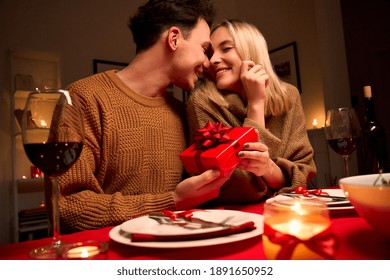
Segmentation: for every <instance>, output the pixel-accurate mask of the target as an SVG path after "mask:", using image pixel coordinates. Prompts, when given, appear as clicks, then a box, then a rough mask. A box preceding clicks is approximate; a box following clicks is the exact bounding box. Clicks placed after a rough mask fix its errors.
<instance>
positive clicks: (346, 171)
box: [343, 156, 349, 177]
mask: <svg viewBox="0 0 390 280" xmlns="http://www.w3.org/2000/svg"><path fill="white" fill-rule="evenodd" d="M343 159H344V168H345V177H348V176H349V170H348V156H343Z"/></svg>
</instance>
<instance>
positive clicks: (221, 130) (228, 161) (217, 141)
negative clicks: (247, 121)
mask: <svg viewBox="0 0 390 280" xmlns="http://www.w3.org/2000/svg"><path fill="white" fill-rule="evenodd" d="M247 142H258V138H257V134H256V132H255V129H254V128H253V127H234V128H232V127H225V126H222V124H221V123H215V124H211V123H210V122H208V123H207V124H206V126H205V127H204V128H201V129H199V130H198V131H197V134H196V136H195V143H194V144H192V145H191V146H190V147H189V148H187V149H186V150H185V151H183V152H182V153H181V154H180V155H179V157H180V159H181V161H182V163H183V165H184V168H185V169H186V171H187V172H188V173H190V174H200V173H202V172H204V171H206V170H209V169H219V170H220V171H221V173H222V174H223V175H225V174H228V173H229V172H230V171H231V170H232V169H234V168H235V167H236V166H237V164H238V163H239V162H240V161H241V158H239V157H238V155H237V154H238V152H239V151H241V150H242V148H243V146H244V144H245V143H247Z"/></svg>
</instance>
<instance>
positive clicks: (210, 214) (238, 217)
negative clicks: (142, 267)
mask: <svg viewBox="0 0 390 280" xmlns="http://www.w3.org/2000/svg"><path fill="white" fill-rule="evenodd" d="M195 213H202V214H196V216H197V217H199V218H200V217H201V216H202V218H203V219H205V220H207V221H218V222H220V221H222V220H223V219H224V218H226V217H229V216H234V217H235V218H234V219H232V220H230V221H229V222H228V224H240V223H244V222H247V221H253V222H254V223H255V226H256V229H254V230H252V231H249V232H243V233H237V234H231V235H227V236H221V237H214V238H207V239H200V240H190V241H163V242H132V241H131V237H130V234H129V233H128V231H129V230H132V229H136V230H137V232H138V233H151V231H150V229H148V226H145V227H144V226H141V223H144V222H146V221H147V223H148V224H149V225H150V226H152V227H155V223H154V221H153V220H152V219H150V218H148V217H140V218H136V219H133V220H130V221H127V222H125V223H123V224H122V225H119V226H116V227H114V228H113V229H111V231H110V233H109V236H110V238H111V239H112V240H114V241H116V242H118V243H122V244H125V245H131V246H136V247H146V248H190V247H201V246H210V245H218V244H225V243H231V242H236V241H241V240H245V239H249V238H252V237H255V236H259V235H261V234H262V233H263V216H262V215H259V214H252V213H246V212H240V211H233V210H207V211H204V212H194V216H195ZM148 220H151V221H152V222H153V223H150V222H149V221H148ZM160 226H161V225H160ZM170 227H171V228H174V230H175V232H174V234H176V233H177V232H176V229H177V228H179V227H177V228H176V227H172V226H170ZM123 229H125V230H126V231H125V232H124V231H123ZM217 229H221V228H217ZM171 230H172V229H171ZM184 230H185V229H184ZM213 230H214V229H213ZM188 231H189V230H186V231H185V233H184V232H183V233H180V232H179V233H178V234H187V232H188ZM206 231H210V229H202V230H197V232H199V233H200V232H206ZM191 232H192V233H194V230H191ZM153 234H156V232H153ZM159 234H162V235H164V234H168V233H167V232H166V231H165V230H164V232H163V233H162V232H159ZM169 234H172V231H171V232H170V233H169Z"/></svg>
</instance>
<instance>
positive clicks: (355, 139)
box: [325, 107, 361, 177]
mask: <svg viewBox="0 0 390 280" xmlns="http://www.w3.org/2000/svg"><path fill="white" fill-rule="evenodd" d="M360 134H361V129H360V123H359V119H358V116H357V114H356V111H355V109H353V108H347V107H343V108H335V109H330V110H328V111H327V113H326V121H325V135H326V139H327V140H328V144H329V146H330V147H331V148H332V149H333V151H335V152H336V153H338V154H339V155H341V156H342V157H343V159H344V168H345V176H346V177H348V176H349V170H348V158H349V156H350V155H351V154H352V153H353V152H354V151H355V150H356V147H357V145H358V143H359V141H360Z"/></svg>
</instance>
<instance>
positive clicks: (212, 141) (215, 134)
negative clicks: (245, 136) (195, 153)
mask: <svg viewBox="0 0 390 280" xmlns="http://www.w3.org/2000/svg"><path fill="white" fill-rule="evenodd" d="M230 129H231V127H228V126H223V125H222V123H220V122H216V123H214V124H212V123H211V122H210V121H208V122H207V124H206V125H205V127H203V128H200V129H198V130H197V131H196V134H195V139H194V140H195V146H196V147H197V148H210V147H211V146H214V145H217V144H220V143H223V142H227V141H229V140H230V136H229V135H227V132H229V130H230Z"/></svg>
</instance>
